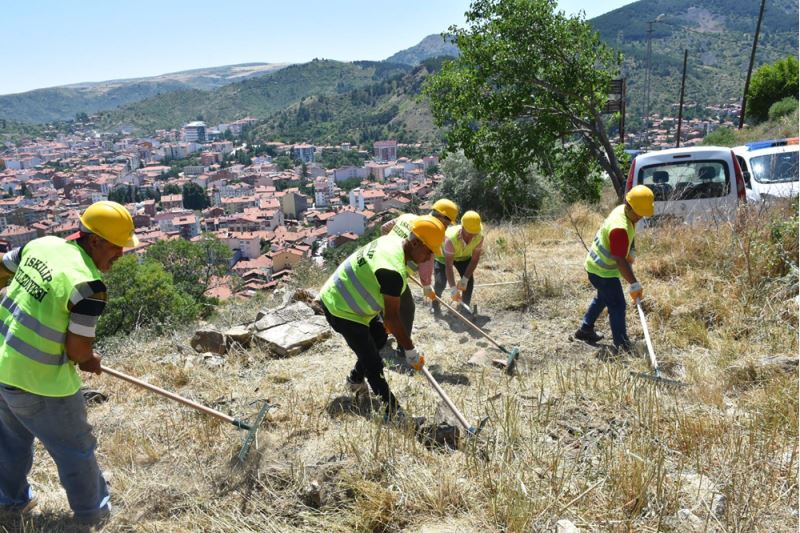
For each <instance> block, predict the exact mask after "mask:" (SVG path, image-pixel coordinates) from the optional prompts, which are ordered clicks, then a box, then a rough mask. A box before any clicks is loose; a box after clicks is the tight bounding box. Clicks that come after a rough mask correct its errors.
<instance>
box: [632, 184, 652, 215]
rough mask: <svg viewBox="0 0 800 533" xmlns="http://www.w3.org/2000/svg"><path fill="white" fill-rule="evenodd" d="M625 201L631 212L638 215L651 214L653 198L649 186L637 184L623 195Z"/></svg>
mask: <svg viewBox="0 0 800 533" xmlns="http://www.w3.org/2000/svg"><path fill="white" fill-rule="evenodd" d="M625 201H626V202H628V205H629V206H631V209H633V212H634V213H636V214H637V215H639V216H640V217H651V216H653V209H654V204H653V202H654V201H655V198H654V196H653V191H652V190H651V189H650V187H646V186H644V185H637V186H636V187H634V188H633V189H631V190H629V191H628V194H626V195H625Z"/></svg>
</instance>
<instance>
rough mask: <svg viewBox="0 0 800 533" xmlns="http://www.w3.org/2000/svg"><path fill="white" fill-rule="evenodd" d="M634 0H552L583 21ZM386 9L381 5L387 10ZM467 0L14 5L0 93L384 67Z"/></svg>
mask: <svg viewBox="0 0 800 533" xmlns="http://www.w3.org/2000/svg"><path fill="white" fill-rule="evenodd" d="M631 1H632V0H604V1H597V0H592V1H590V0H559V8H560V9H563V10H564V11H566V12H567V13H570V14H572V13H577V12H578V11H579V10H583V11H585V13H586V16H587V18H592V17H594V16H597V15H600V14H602V13H605V12H608V11H611V10H612V9H616V8H617V7H620V6H622V5H625V4H629V3H631ZM384 6H387V7H384ZM468 6H469V0H401V1H399V2H396V3H390V2H378V1H375V0H304V1H302V2H286V1H285V0H284V1H275V0H258V1H257V0H249V1H245V0H224V1H219V0H217V1H214V2H211V1H208V0H195V1H187V0H159V1H155V0H137V1H135V2H134V1H130V0H78V1H70V0H60V1H54V0H26V1H17V0H11V1H9V2H5V3H4V4H3V5H2V7H0V20H2V27H3V32H2V36H3V52H2V55H3V59H2V73H1V74H0V94H9V93H17V92H23V91H28V90H31V89H37V88H42V87H52V86H56V85H65V84H69V83H78V82H84V81H103V80H111V79H117V78H134V77H142V76H154V75H158V74H164V73H167V72H175V71H180V70H188V69H192V68H201V67H212V66H219V65H230V64H235V63H249V62H266V63H303V62H306V61H310V60H311V59H313V58H315V57H318V58H328V59H337V60H342V61H353V60H358V59H368V60H381V59H385V58H387V57H389V56H390V55H392V54H394V53H395V52H397V51H399V50H402V49H404V48H409V47H411V46H413V45H415V44H417V43H418V42H419V41H420V40H422V38H423V37H425V36H427V35H430V34H432V33H440V32H442V31H444V30H446V29H447V27H448V26H450V25H451V24H456V25H462V24H463V23H464V12H465V11H466V10H467V8H468Z"/></svg>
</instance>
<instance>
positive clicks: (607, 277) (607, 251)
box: [574, 185, 654, 352]
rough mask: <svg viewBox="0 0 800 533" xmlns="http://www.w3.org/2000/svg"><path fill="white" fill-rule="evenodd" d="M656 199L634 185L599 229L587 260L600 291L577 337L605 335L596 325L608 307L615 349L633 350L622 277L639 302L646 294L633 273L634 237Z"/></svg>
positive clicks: (588, 339) (588, 338)
mask: <svg viewBox="0 0 800 533" xmlns="http://www.w3.org/2000/svg"><path fill="white" fill-rule="evenodd" d="M653 200H654V198H653V191H652V190H650V188H648V187H646V186H644V185H637V186H636V187H633V188H632V189H631V190H630V191H628V194H626V195H625V202H624V203H623V204H622V205H619V206H617V207H616V208H614V210H613V211H611V214H610V215H608V218H606V219H605V221H604V222H603V224H602V225H601V226H600V229H599V230H598V231H597V235H595V237H594V242H593V243H592V246H591V248H590V249H589V253H588V254H587V256H586V260H585V261H584V268H585V269H586V272H587V273H588V275H589V283H591V284H592V286H593V287H594V288H595V289H597V294H596V295H595V297H594V299H593V300H592V303H591V304H589V308H588V309H587V310H586V314H585V315H584V317H583V322H581V326H580V327H579V328H578V330H577V331H576V332H575V334H574V336H575V338H576V339H578V340H582V341H586V342H589V343H594V342H597V341H599V340H600V339H602V338H603V335H601V334H599V333H597V332H596V331H595V328H594V325H595V321H596V320H597V317H599V316H600V313H601V312H602V311H603V309H604V308H608V321H609V323H610V324H611V335H612V337H613V341H614V348H615V350H616V351H617V352H619V351H620V350H622V351H632V346H631V341H630V339H628V333H627V329H626V327H625V295H624V293H623V291H622V283H621V282H620V277H622V278H624V279H625V281H627V282H628V283H629V284H630V286H629V287H628V293H629V294H630V297H631V300H633V302H634V303H635V302H636V300H637V299H639V298H641V297H642V284H641V283H639V282H638V281H637V280H636V276H634V274H633V253H632V252H633V240H634V237H635V236H636V223H637V222H638V221H639V220H641V219H642V218H644V217H651V216H653Z"/></svg>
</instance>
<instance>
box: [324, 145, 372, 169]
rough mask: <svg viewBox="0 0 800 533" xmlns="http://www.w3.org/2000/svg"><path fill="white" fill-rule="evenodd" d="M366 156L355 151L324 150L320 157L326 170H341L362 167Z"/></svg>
mask: <svg viewBox="0 0 800 533" xmlns="http://www.w3.org/2000/svg"><path fill="white" fill-rule="evenodd" d="M365 157H366V156H364V155H362V154H359V153H358V152H357V151H355V150H340V149H338V148H323V149H322V154H321V155H320V161H319V162H320V164H321V165H322V166H323V167H325V168H339V167H346V166H355V167H360V166H361V165H362V164H363V163H364V159H365Z"/></svg>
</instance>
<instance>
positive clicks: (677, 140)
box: [675, 48, 689, 148]
mask: <svg viewBox="0 0 800 533" xmlns="http://www.w3.org/2000/svg"><path fill="white" fill-rule="evenodd" d="M688 57H689V49H688V48H684V49H683V77H681V102H680V104H679V105H678V134H677V135H676V136H675V148H680V147H681V122H682V121H683V91H684V89H685V88H686V60H687V58H688Z"/></svg>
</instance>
